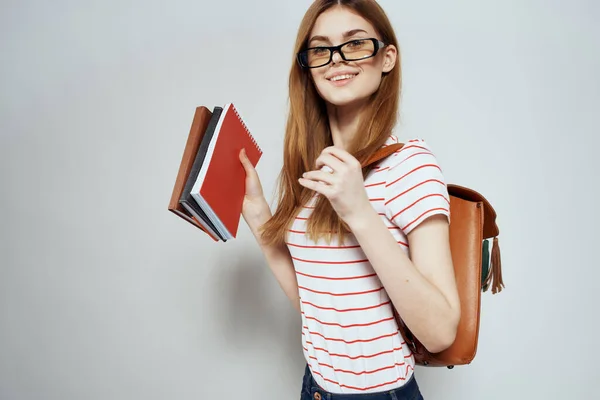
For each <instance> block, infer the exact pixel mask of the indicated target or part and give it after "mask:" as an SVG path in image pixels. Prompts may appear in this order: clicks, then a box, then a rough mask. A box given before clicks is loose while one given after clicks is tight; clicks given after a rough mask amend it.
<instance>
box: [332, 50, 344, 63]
mask: <svg viewBox="0 0 600 400" xmlns="http://www.w3.org/2000/svg"><path fill="white" fill-rule="evenodd" d="M343 61H344V59H343V58H342V56H341V55H340V52H339V51H334V52H333V56H332V57H331V62H332V63H334V64H337V63H340V62H343Z"/></svg>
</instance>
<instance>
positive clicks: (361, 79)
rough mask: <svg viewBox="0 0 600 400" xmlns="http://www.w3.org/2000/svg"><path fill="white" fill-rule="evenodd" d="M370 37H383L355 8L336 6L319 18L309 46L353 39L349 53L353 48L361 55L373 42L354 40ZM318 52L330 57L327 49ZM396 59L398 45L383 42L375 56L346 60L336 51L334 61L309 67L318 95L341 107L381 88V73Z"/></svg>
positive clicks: (357, 101)
mask: <svg viewBox="0 0 600 400" xmlns="http://www.w3.org/2000/svg"><path fill="white" fill-rule="evenodd" d="M370 38H373V39H378V40H381V37H380V36H379V34H378V33H377V32H376V30H375V28H374V27H373V25H371V24H370V23H369V22H368V21H367V20H366V19H364V18H363V17H361V16H360V15H359V14H357V13H356V12H354V11H352V10H350V9H348V8H345V7H342V6H337V7H333V8H330V9H329V10H327V11H325V12H323V13H322V14H321V15H320V16H319V17H318V18H317V20H316V22H315V25H314V27H313V29H312V31H311V33H310V36H309V42H308V47H309V48H313V47H318V46H337V45H340V44H343V43H346V42H351V43H350V44H349V45H348V46H347V47H345V49H347V50H346V55H347V56H350V55H351V54H349V53H350V52H353V54H355V55H357V56H360V55H361V54H367V53H369V50H368V49H369V48H372V46H374V44H373V43H372V42H369V41H354V42H353V40H356V39H370ZM361 51H362V53H361ZM317 52H318V53H316V54H317V55H323V54H326V55H327V56H326V57H325V62H326V61H327V60H328V57H329V53H328V51H327V50H325V51H320V50H317ZM353 58H358V57H353ZM395 61H396V48H395V47H394V46H393V45H388V46H382V47H381V48H380V49H379V51H378V53H377V54H376V55H375V57H371V58H367V59H364V60H357V61H345V60H344V59H343V58H342V57H341V55H340V54H339V52H335V53H334V54H333V58H332V61H331V63H329V64H327V65H325V66H322V67H318V68H311V69H310V70H309V71H310V74H311V76H312V78H313V81H314V84H315V87H316V89H317V92H318V93H319V95H320V96H321V97H322V98H323V99H324V100H325V101H326V102H327V103H328V104H330V105H333V106H338V107H341V106H347V105H355V104H357V103H362V102H364V101H366V100H367V99H368V98H369V96H371V95H372V94H373V93H374V92H375V91H376V90H377V89H378V88H379V85H380V83H381V77H382V73H385V72H389V71H390V70H391V69H392V68H393V67H394V64H395Z"/></svg>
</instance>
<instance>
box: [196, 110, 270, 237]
mask: <svg viewBox="0 0 600 400" xmlns="http://www.w3.org/2000/svg"><path fill="white" fill-rule="evenodd" d="M223 113H224V116H223V117H222V119H223V121H222V125H221V128H220V130H219V133H218V135H219V136H218V138H217V142H216V144H215V148H214V152H213V155H212V157H211V159H210V164H209V166H208V170H207V172H206V176H205V178H204V182H203V184H202V186H201V188H200V194H201V195H202V197H204V199H205V200H206V202H207V203H208V204H209V205H210V207H211V208H212V209H213V211H214V212H215V214H217V216H218V217H219V218H220V220H221V222H222V223H223V225H224V226H225V228H226V229H227V230H228V231H229V233H230V234H231V235H232V236H233V237H234V238H235V237H236V236H237V231H238V226H239V222H240V216H241V213H242V205H243V201H244V196H245V193H246V171H245V170H244V167H243V166H242V164H241V162H240V160H239V153H240V151H241V150H242V148H245V149H246V154H247V155H248V159H249V160H250V162H251V163H252V165H254V166H255V167H256V165H257V163H258V161H259V160H260V158H261V156H262V150H261V149H260V147H259V146H258V144H257V143H256V141H255V140H254V138H253V136H252V134H251V133H250V131H249V130H248V128H247V127H246V125H245V124H244V121H243V120H242V118H241V116H240V115H239V113H238V111H237V110H236V108H235V106H234V105H233V104H228V105H226V106H225V107H224V109H223Z"/></svg>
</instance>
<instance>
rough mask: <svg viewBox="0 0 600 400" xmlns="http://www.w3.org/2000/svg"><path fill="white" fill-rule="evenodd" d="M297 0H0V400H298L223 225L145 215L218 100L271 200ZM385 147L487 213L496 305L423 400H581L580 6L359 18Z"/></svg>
mask: <svg viewBox="0 0 600 400" xmlns="http://www.w3.org/2000/svg"><path fill="white" fill-rule="evenodd" d="M309 4H310V2H309V1H307V0H302V1H288V0H286V1H282V0H278V1H275V0H257V1H253V2H245V1H233V2H216V1H184V0H180V1H171V2H168V3H167V2H158V1H139V0H137V1H136V0H131V1H126V2H123V1H116V0H104V1H86V2H79V1H68V0H57V1H54V2H42V1H31V0H29V1H14V0H13V1H3V2H2V4H1V6H0V60H1V63H0V168H1V175H0V177H1V193H2V195H1V196H0V221H1V223H0V233H1V238H0V239H1V240H0V263H1V264H0V399H2V400H40V399H44V400H79V399H86V400H109V399H110V400H131V399H140V400H141V399H144V400H166V399H177V400H191V399H209V398H219V399H234V398H235V399H242V398H243V399H256V400H258V399H298V398H299V391H300V385H301V378H302V373H303V367H304V360H303V358H302V352H301V346H300V321H299V316H298V315H297V314H296V313H295V312H294V311H293V308H292V307H291V305H290V304H289V302H288V300H287V299H286V297H285V295H284V294H283V292H282V291H281V290H280V288H279V286H278V284H277V282H276V281H275V279H274V278H273V277H272V276H271V274H270V272H269V270H268V268H267V266H266V264H265V263H264V261H263V258H262V255H261V253H260V251H259V249H258V247H257V246H256V245H255V242H254V238H253V237H252V235H251V233H250V231H249V230H248V228H247V227H246V225H245V223H244V222H243V220H242V221H241V225H240V226H241V228H240V233H239V238H238V239H236V240H234V241H231V242H228V243H226V244H223V243H214V242H212V241H211V240H210V239H209V238H208V237H207V236H206V235H204V234H202V233H201V232H199V231H198V230H196V229H195V228H193V227H191V226H189V225H188V224H187V223H185V222H183V221H182V220H180V219H179V218H177V217H176V216H174V215H173V214H171V213H170V212H168V211H167V204H168V201H169V198H170V196H171V190H172V188H173V183H174V179H175V175H176V173H177V169H178V166H179V161H180V159H181V155H182V151H183V147H184V145H185V141H186V138H187V135H188V132H189V128H190V124H191V120H192V117H193V112H194V109H195V107H196V106H198V105H205V106H207V107H209V108H211V109H212V107H213V106H214V105H223V104H224V103H227V102H234V103H235V104H236V106H237V107H238V109H239V110H240V112H241V114H242V116H243V118H244V119H245V120H246V122H247V124H248V126H249V127H250V129H251V131H252V133H253V134H254V135H255V137H256V138H257V140H258V142H259V144H260V145H261V146H262V148H263V150H264V152H265V153H264V157H263V159H262V160H261V162H260V164H259V166H258V172H259V174H260V177H261V180H262V182H263V185H264V189H265V192H266V193H267V195H268V196H269V200H271V198H272V194H273V192H274V188H275V180H276V178H277V174H278V171H279V169H280V167H281V150H282V142H283V132H284V124H285V118H286V112H287V109H286V105H287V74H288V71H289V68H290V65H291V62H292V58H293V54H292V49H293V44H294V40H295V35H296V29H297V28H298V25H299V23H300V20H301V18H302V16H303V14H304V12H305V10H306V9H307V7H308V5H309ZM381 4H382V6H383V7H384V8H385V10H386V11H387V13H388V15H389V17H390V19H391V20H392V21H393V25H394V27H395V29H396V32H397V35H398V37H399V40H400V43H401V54H402V60H403V61H402V67H403V71H404V73H403V78H404V91H403V99H402V108H401V118H402V121H401V123H400V124H399V125H398V127H397V130H396V134H397V135H398V136H399V138H400V139H401V140H407V139H410V138H413V137H419V138H424V139H426V140H427V141H428V142H429V143H430V145H431V146H432V147H433V149H434V151H435V152H436V154H437V156H438V159H439V161H440V163H441V164H442V167H443V169H444V173H445V176H446V179H447V180H448V181H449V182H452V183H459V184H463V185H466V186H470V187H472V188H474V189H476V190H478V191H480V192H482V193H483V194H484V195H486V196H487V198H488V199H489V200H490V201H491V202H492V204H493V205H494V207H495V208H496V210H497V212H498V224H499V226H500V232H501V233H500V246H501V251H502V261H503V274H504V281H505V283H506V289H505V291H503V292H502V293H501V294H498V295H492V294H491V293H490V292H487V293H484V294H483V300H482V319H481V331H480V342H479V350H478V354H477V357H476V358H475V361H474V362H473V363H472V364H471V365H469V366H462V367H457V368H455V369H454V370H448V369H428V368H421V367H419V368H417V374H418V375H417V376H418V379H419V382H420V384H421V387H422V391H423V393H424V395H425V398H426V399H445V400H455V399H456V400H457V399H486V400H494V399H508V398H510V399H565V398H569V399H575V398H585V399H589V398H592V397H594V396H595V393H596V392H597V389H596V385H597V383H598V381H599V379H600V373H599V372H598V368H597V365H596V361H597V360H598V356H599V352H598V350H597V343H598V339H597V338H598V335H599V334H600V328H599V325H598V316H599V315H600V312H598V303H599V301H598V297H597V290H598V289H597V288H598V280H599V279H600V273H599V272H598V260H597V251H596V250H597V243H598V238H599V237H598V233H597V227H598V223H599V222H600V221H599V218H598V207H597V203H598V189H597V186H598V184H599V182H600V179H599V178H598V176H597V173H596V171H597V168H598V163H597V161H595V160H594V155H595V154H596V153H597V149H598V147H599V145H600V143H599V141H598V134H599V132H600V131H599V124H598V110H599V107H600V83H599V82H600V80H599V77H598V74H599V72H600V44H599V43H600V27H599V25H598V24H597V21H598V19H599V18H600V5H599V3H598V2H595V1H593V0H587V1H586V0H579V1H569V2H567V1H558V0H554V1H541V0H521V1H516V0H504V1H499V0H496V1H475V0H461V1H452V2H448V1H442V0H437V1H429V2H417V1H396V0H385V1H382V2H381Z"/></svg>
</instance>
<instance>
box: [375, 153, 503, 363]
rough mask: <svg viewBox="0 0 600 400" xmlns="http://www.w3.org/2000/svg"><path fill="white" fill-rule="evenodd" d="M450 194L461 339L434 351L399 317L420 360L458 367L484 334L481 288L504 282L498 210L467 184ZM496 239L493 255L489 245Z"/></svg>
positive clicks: (450, 189)
mask: <svg viewBox="0 0 600 400" xmlns="http://www.w3.org/2000/svg"><path fill="white" fill-rule="evenodd" d="M402 146H403V144H402V143H398V144H393V145H389V146H386V147H383V148H381V149H380V150H378V151H377V152H376V153H375V154H373V155H372V156H371V157H370V158H369V159H368V160H367V162H366V163H364V164H363V166H364V167H367V166H370V165H371V164H373V163H374V162H377V161H379V160H381V159H383V158H385V157H387V156H389V155H391V154H392V153H394V152H396V151H398V150H399V149H401V148H402ZM448 193H449V195H450V214H451V223H450V250H451V252H452V262H453V264H454V273H455V276H456V283H457V287H458V294H459V297H460V305H461V319H460V322H459V325H458V331H457V334H456V339H455V341H454V343H453V344H452V346H450V347H449V348H448V349H446V350H444V351H442V352H440V353H430V352H428V351H427V350H426V349H425V347H424V346H423V345H422V344H421V343H420V342H419V340H418V338H416V337H415V336H414V335H413V334H412V332H411V331H410V329H408V327H407V326H406V325H405V324H404V322H403V321H402V318H400V316H399V315H398V314H397V313H396V319H397V321H398V327H399V329H400V332H401V333H402V335H403V337H404V338H405V339H406V341H407V343H408V346H409V347H410V349H411V350H412V352H413V354H414V356H415V361H416V363H417V364H419V365H425V366H438V367H440V366H445V367H448V368H453V367H454V366H455V365H465V364H469V363H471V361H473V358H475V353H476V352H477V344H478V338H479V312H480V308H481V292H482V291H483V292H485V291H487V290H488V289H489V287H490V286H491V288H492V293H493V294H496V293H499V292H500V291H502V288H503V287H504V283H503V281H502V270H501V262H500V248H499V246H498V234H499V233H500V232H499V229H498V226H497V224H496V212H495V210H494V208H493V207H492V205H491V204H490V203H489V202H488V201H487V200H486V199H485V198H484V197H483V196H482V195H481V194H480V193H477V192H476V191H474V190H472V189H469V188H466V187H463V186H459V185H454V184H449V185H448ZM492 239H493V245H492V251H491V257H490V253H489V245H490V240H492Z"/></svg>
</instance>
